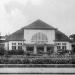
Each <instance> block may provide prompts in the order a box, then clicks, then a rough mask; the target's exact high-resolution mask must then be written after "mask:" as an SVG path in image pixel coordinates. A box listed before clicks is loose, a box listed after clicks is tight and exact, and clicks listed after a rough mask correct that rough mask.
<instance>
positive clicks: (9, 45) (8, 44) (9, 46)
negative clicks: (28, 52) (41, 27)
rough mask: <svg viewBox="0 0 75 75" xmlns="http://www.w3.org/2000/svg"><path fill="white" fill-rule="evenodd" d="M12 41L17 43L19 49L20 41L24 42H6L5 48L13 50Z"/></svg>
mask: <svg viewBox="0 0 75 75" xmlns="http://www.w3.org/2000/svg"><path fill="white" fill-rule="evenodd" d="M12 43H16V48H17V49H18V43H22V44H23V43H24V42H23V41H9V42H6V43H5V49H6V50H8V48H9V50H12Z"/></svg>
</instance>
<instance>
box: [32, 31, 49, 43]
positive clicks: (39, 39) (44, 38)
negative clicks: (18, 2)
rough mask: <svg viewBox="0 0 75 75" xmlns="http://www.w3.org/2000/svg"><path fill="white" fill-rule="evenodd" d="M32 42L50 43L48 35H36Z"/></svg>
mask: <svg viewBox="0 0 75 75" xmlns="http://www.w3.org/2000/svg"><path fill="white" fill-rule="evenodd" d="M31 41H32V42H35V43H41V44H43V43H47V42H48V38H47V35H46V34H44V33H41V32H39V33H36V34H34V35H33V36H32V39H31Z"/></svg>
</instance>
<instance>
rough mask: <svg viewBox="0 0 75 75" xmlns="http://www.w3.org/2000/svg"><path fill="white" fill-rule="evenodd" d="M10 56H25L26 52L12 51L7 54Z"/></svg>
mask: <svg viewBox="0 0 75 75" xmlns="http://www.w3.org/2000/svg"><path fill="white" fill-rule="evenodd" d="M7 54H8V55H23V54H24V51H23V50H11V51H8V52H7Z"/></svg>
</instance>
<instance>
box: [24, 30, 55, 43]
mask: <svg viewBox="0 0 75 75" xmlns="http://www.w3.org/2000/svg"><path fill="white" fill-rule="evenodd" d="M39 32H41V33H43V34H46V35H47V38H48V43H47V44H54V40H55V30H26V29H25V30H24V39H25V40H26V42H25V43H27V44H32V42H31V39H32V36H33V35H34V34H36V33H39Z"/></svg>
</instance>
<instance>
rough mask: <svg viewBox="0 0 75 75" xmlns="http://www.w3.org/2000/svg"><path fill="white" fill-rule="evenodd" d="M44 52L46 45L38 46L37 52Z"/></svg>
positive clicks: (41, 53)
mask: <svg viewBox="0 0 75 75" xmlns="http://www.w3.org/2000/svg"><path fill="white" fill-rule="evenodd" d="M43 53H44V46H37V54H40V55H43Z"/></svg>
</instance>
